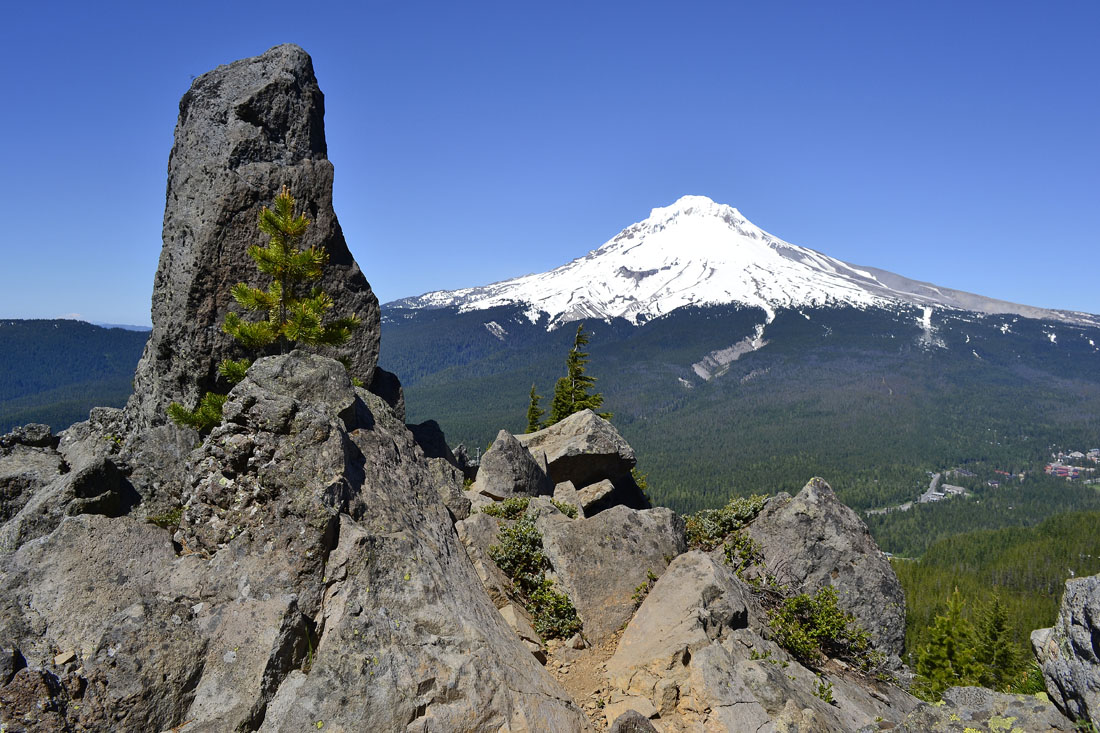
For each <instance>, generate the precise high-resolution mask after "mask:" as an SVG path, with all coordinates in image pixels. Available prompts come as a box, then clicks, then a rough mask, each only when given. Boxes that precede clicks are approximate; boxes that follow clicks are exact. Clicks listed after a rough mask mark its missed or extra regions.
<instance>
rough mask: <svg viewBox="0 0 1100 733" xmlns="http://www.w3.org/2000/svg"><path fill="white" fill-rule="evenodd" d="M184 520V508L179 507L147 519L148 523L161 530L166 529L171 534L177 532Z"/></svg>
mask: <svg viewBox="0 0 1100 733" xmlns="http://www.w3.org/2000/svg"><path fill="white" fill-rule="evenodd" d="M182 520H183V507H182V506H177V507H174V508H172V509H169V510H168V511H166V512H165V513H164V514H153V515H150V516H148V517H146V518H145V521H146V522H149V523H150V524H155V525H157V526H158V527H160V528H161V529H166V530H168V531H169V532H175V531H176V529H177V528H178V527H179V526H180V522H181V521H182Z"/></svg>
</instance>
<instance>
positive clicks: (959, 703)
mask: <svg viewBox="0 0 1100 733" xmlns="http://www.w3.org/2000/svg"><path fill="white" fill-rule="evenodd" d="M894 730H895V731H897V733H927V731H937V733H939V732H940V731H942V733H973V731H986V730H988V731H1007V732H1008V733H1025V732H1026V733H1056V731H1067V732H1068V731H1072V730H1080V728H1075V727H1074V725H1073V723H1071V722H1070V721H1069V720H1068V719H1067V718H1066V717H1065V716H1064V715H1062V714H1061V713H1060V712H1058V708H1056V707H1054V705H1052V704H1051V703H1050V701H1049V700H1048V699H1047V698H1046V697H1045V696H1040V695H1012V694H1008V693H1004V692H994V691H993V690H987V689H985V688H983V687H952V688H949V689H948V690H947V691H946V692H944V693H943V702H941V703H935V704H929V703H921V705H920V706H919V707H918V708H917V709H916V710H914V711H913V712H912V713H910V714H909V715H908V716H907V717H906V718H905V720H903V721H902V722H901V724H900V725H898V726H897V727H896V728H894Z"/></svg>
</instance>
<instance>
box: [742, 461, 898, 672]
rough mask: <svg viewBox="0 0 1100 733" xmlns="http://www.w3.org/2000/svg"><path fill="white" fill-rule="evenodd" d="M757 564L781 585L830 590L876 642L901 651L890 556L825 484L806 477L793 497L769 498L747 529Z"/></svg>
mask: <svg viewBox="0 0 1100 733" xmlns="http://www.w3.org/2000/svg"><path fill="white" fill-rule="evenodd" d="M747 531H748V534H749V536H750V537H752V538H753V539H754V540H756V541H757V542H758V543H759V544H760V549H761V551H762V552H763V554H764V564H765V566H766V567H767V568H768V570H769V571H770V572H772V573H774V574H775V575H776V576H777V577H778V579H779V581H780V582H781V583H786V584H788V585H790V586H791V588H792V590H794V591H796V592H800V593H809V594H813V593H814V592H816V591H817V590H819V589H820V588H822V587H824V586H826V585H832V586H833V587H835V588H836V589H837V595H838V603H839V605H840V607H841V608H843V609H845V610H846V611H849V612H850V613H852V614H854V615H855V617H856V619H857V620H858V621H859V623H860V625H862V626H863V627H864V628H866V629H867V630H868V631H870V632H871V638H872V641H873V643H874V644H875V646H876V647H877V648H879V649H880V650H882V651H884V652H886V653H887V654H901V651H902V648H903V646H904V643H905V594H904V592H903V591H902V589H901V583H899V582H898V578H897V575H895V574H894V569H893V568H892V567H890V561H889V560H887V559H886V556H885V555H883V553H882V551H881V550H879V547H878V545H877V544H876V543H875V540H874V538H872V537H871V533H870V532H869V531H868V530H867V525H865V524H864V523H863V522H862V521H861V520H860V518H859V516H857V515H856V513H855V512H853V511H852V510H851V509H849V508H848V507H846V506H845V505H844V504H842V503H841V502H840V501H839V500H838V499H837V498H836V494H834V493H833V490H832V488H830V487H829V485H828V484H827V483H825V482H824V481H822V480H821V479H819V478H815V479H811V480H810V482H809V483H807V484H806V486H805V487H804V488H803V489H802V491H800V492H798V495H797V496H795V497H794V498H793V499H792V498H791V497H790V496H788V495H787V494H779V495H778V496H775V497H772V498H771V499H770V500H769V501H768V503H767V505H766V506H765V507H764V509H763V511H761V512H760V515H759V516H757V518H756V519H755V520H753V522H752V523H751V524H750V525H749V527H748V530H747Z"/></svg>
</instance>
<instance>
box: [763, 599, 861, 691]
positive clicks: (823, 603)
mask: <svg viewBox="0 0 1100 733" xmlns="http://www.w3.org/2000/svg"><path fill="white" fill-rule="evenodd" d="M768 625H769V626H770V627H771V630H772V633H774V634H775V640H776V642H777V643H778V644H779V645H780V646H781V647H783V648H784V649H786V650H787V651H789V652H790V653H791V654H793V655H794V656H795V657H797V658H798V659H799V661H801V662H803V663H804V664H806V665H808V666H811V667H812V666H815V665H818V664H820V663H821V662H822V661H823V659H824V658H825V657H832V658H837V659H843V660H845V661H848V662H851V663H852V664H854V665H855V666H857V667H859V668H860V669H862V670H864V671H871V670H873V669H875V668H877V667H879V666H880V665H881V664H882V662H883V658H882V653H881V652H878V651H875V650H874V649H872V648H871V634H870V633H869V632H868V631H867V630H865V629H863V628H862V627H860V626H859V625H858V624H857V623H856V619H855V616H853V615H852V614H850V613H848V612H847V611H845V610H843V609H841V608H840V607H839V606H838V605H837V592H836V588H833V587H832V586H828V585H827V586H825V587H824V588H821V589H820V590H818V591H817V593H815V594H814V595H812V596H810V595H807V594H805V593H800V594H798V595H796V596H792V597H790V598H786V599H784V600H782V601H780V603H779V605H778V607H777V608H775V609H774V610H772V611H771V612H770V613H769V614H768Z"/></svg>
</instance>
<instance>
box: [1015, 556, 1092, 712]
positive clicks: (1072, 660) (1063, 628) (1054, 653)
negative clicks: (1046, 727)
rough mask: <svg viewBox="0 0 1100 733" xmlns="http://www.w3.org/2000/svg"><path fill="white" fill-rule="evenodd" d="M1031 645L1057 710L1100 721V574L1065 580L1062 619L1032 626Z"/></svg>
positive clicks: (1060, 615) (1061, 609) (1059, 615)
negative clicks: (1050, 626)
mask: <svg viewBox="0 0 1100 733" xmlns="http://www.w3.org/2000/svg"><path fill="white" fill-rule="evenodd" d="M1031 645H1032V647H1033V648H1034V649H1035V656H1036V657H1038V658H1039V665H1040V667H1042V670H1043V679H1044V681H1045V682H1046V686H1047V692H1048V693H1049V694H1050V697H1051V700H1053V701H1054V704H1055V705H1057V706H1058V709H1059V710H1061V711H1062V712H1063V713H1065V714H1066V715H1067V716H1069V717H1070V718H1072V719H1073V720H1078V721H1091V722H1093V723H1096V722H1097V721H1100V575H1094V576H1092V577H1089V578H1071V579H1070V580H1067V581H1066V590H1065V593H1064V594H1063V595H1062V606H1061V608H1060V609H1059V611H1058V621H1057V623H1055V625H1054V626H1053V627H1052V628H1049V629H1038V630H1036V631H1033V632H1032V633H1031Z"/></svg>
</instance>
